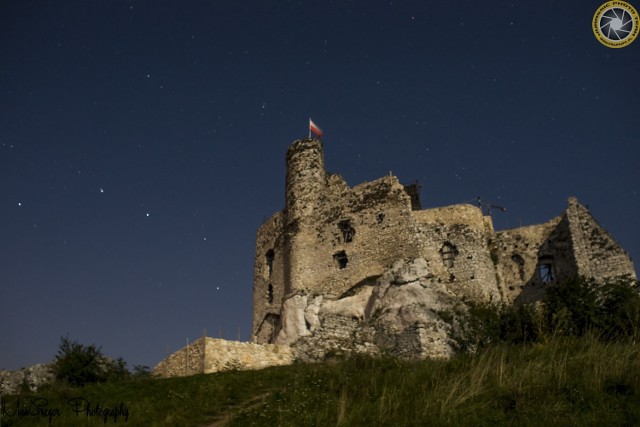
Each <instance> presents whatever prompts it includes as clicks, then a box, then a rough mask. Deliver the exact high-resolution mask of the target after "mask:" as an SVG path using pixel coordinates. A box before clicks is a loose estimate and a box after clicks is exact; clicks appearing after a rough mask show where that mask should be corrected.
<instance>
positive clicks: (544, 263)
mask: <svg viewBox="0 0 640 427" xmlns="http://www.w3.org/2000/svg"><path fill="white" fill-rule="evenodd" d="M538 274H540V280H542V283H550V282H553V281H554V280H555V274H554V273H553V258H552V257H550V256H544V257H540V260H539V262H538Z"/></svg>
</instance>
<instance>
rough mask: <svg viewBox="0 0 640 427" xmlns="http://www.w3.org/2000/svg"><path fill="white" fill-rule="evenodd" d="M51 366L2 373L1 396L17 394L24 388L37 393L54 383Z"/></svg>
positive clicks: (0, 378)
mask: <svg viewBox="0 0 640 427" xmlns="http://www.w3.org/2000/svg"><path fill="white" fill-rule="evenodd" d="M53 378H54V377H53V373H51V366H50V365H45V364H39V365H33V366H29V367H27V368H22V369H20V370H19V371H0V394H16V393H18V392H20V391H21V390H23V387H26V388H28V389H29V390H30V391H37V390H38V389H39V388H40V387H42V386H43V385H45V384H49V383H51V382H52V381H53Z"/></svg>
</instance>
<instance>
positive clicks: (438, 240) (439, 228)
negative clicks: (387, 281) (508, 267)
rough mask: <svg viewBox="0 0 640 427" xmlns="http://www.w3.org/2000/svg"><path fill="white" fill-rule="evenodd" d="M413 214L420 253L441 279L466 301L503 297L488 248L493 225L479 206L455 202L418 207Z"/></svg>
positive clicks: (496, 299) (440, 281) (492, 299)
mask: <svg viewBox="0 0 640 427" xmlns="http://www.w3.org/2000/svg"><path fill="white" fill-rule="evenodd" d="M413 216H414V217H415V218H416V221H417V232H416V234H415V237H414V238H415V240H416V241H417V242H418V243H419V244H420V256H421V257H422V258H424V259H426V260H427V262H428V263H429V268H430V271H431V273H432V274H433V275H435V276H436V277H437V281H438V283H443V284H446V286H447V288H448V289H449V290H450V291H451V292H453V293H454V294H455V295H457V296H458V297H459V298H461V299H462V300H463V301H464V300H468V299H471V300H475V301H495V302H498V301H501V299H502V295H501V292H500V290H499V288H498V284H497V280H496V273H495V268H494V265H493V263H492V260H491V257H490V255H489V248H488V241H489V239H490V237H491V236H492V235H493V234H492V232H491V229H492V227H487V220H486V218H484V217H483V215H482V211H481V210H480V209H479V208H477V207H475V206H471V205H464V204H463V205H454V206H447V207H443V208H434V209H428V210H424V211H416V212H413Z"/></svg>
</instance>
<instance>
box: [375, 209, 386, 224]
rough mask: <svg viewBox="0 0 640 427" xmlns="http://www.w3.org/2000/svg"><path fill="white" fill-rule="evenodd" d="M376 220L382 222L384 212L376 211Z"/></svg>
mask: <svg viewBox="0 0 640 427" xmlns="http://www.w3.org/2000/svg"><path fill="white" fill-rule="evenodd" d="M376 221H378V224H382V221H384V212H378V213H377V214H376Z"/></svg>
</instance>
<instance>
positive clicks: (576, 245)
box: [566, 197, 636, 279]
mask: <svg viewBox="0 0 640 427" xmlns="http://www.w3.org/2000/svg"><path fill="white" fill-rule="evenodd" d="M568 205H569V206H568V207H567V211H566V217H567V222H568V227H569V230H570V233H571V239H572V243H573V251H574V253H575V258H576V264H577V272H578V274H579V275H581V276H586V277H593V278H596V279H606V278H613V277H618V276H624V275H630V276H631V277H634V278H635V277H636V274H635V269H634V266H633V262H632V260H631V258H630V257H629V254H628V253H627V252H626V251H625V250H624V249H622V247H621V246H620V245H619V244H618V243H617V242H616V241H615V240H614V239H613V237H612V236H611V235H610V234H609V233H608V232H607V231H606V230H605V229H603V228H602V227H601V226H600V224H598V222H597V221H596V220H595V219H594V218H593V216H592V215H591V213H590V212H589V210H588V209H587V208H586V207H584V206H583V205H581V204H580V203H579V202H578V200H577V199H576V198H574V197H571V198H569V201H568Z"/></svg>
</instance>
